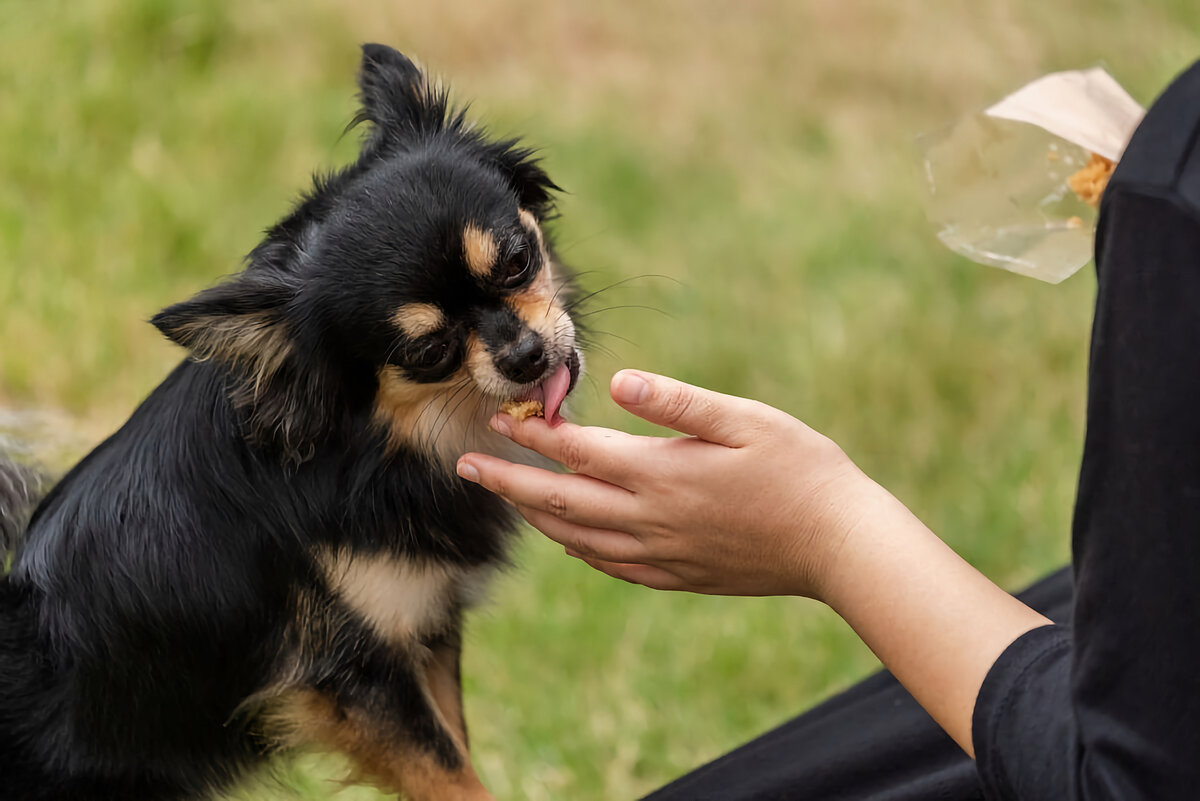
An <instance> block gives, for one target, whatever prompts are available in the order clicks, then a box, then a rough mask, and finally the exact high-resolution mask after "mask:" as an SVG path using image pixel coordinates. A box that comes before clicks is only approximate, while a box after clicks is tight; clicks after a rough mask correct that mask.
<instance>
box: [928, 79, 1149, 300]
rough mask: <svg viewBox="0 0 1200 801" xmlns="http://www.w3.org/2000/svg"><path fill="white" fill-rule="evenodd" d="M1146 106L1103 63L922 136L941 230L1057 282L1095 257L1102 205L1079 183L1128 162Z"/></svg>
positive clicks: (970, 253) (980, 255) (981, 257)
mask: <svg viewBox="0 0 1200 801" xmlns="http://www.w3.org/2000/svg"><path fill="white" fill-rule="evenodd" d="M1144 114H1145V110H1144V109H1143V108H1142V107H1141V106H1140V105H1138V103H1137V102H1136V101H1135V100H1134V99H1133V98H1131V97H1130V96H1129V94H1128V93H1126V92H1125V90H1124V89H1122V88H1121V86H1120V84H1118V83H1117V82H1116V81H1115V80H1114V79H1113V78H1112V76H1111V75H1109V74H1108V73H1107V72H1106V71H1105V70H1103V69H1102V68H1099V67H1096V68H1093V69H1089V70H1078V71H1072V72H1059V73H1053V74H1051V75H1046V76H1043V77H1042V78H1039V79H1037V80H1035V81H1033V82H1032V83H1030V84H1027V85H1026V86H1024V87H1022V88H1021V89H1018V90H1017V91H1016V92H1014V93H1012V94H1010V95H1008V96H1007V97H1005V98H1004V99H1003V100H1001V101H1000V102H999V103H996V104H995V105H993V106H991V107H990V108H988V109H986V110H984V111H982V112H979V113H977V114H972V115H968V116H966V117H963V118H962V119H960V120H958V121H957V122H956V123H954V124H953V125H951V126H949V127H948V128H945V129H943V130H940V131H935V132H932V133H929V134H925V135H924V136H922V137H920V138H919V139H918V148H919V151H920V156H921V165H922V169H923V174H924V178H925V183H926V187H927V189H928V196H927V211H928V214H929V218H930V220H931V221H932V222H933V223H934V224H935V225H936V226H937V227H938V238H939V239H940V240H941V241H942V242H943V243H944V244H945V245H946V246H947V247H949V248H950V249H951V250H953V251H955V252H956V253H959V254H961V255H963V256H966V257H967V258H969V259H971V260H972V261H975V262H978V263H980V264H987V265H990V266H993V267H1000V268H1002V269H1005V270H1009V271H1011V272H1014V273H1019V274H1021V275H1027V276H1030V277H1033V278H1038V279H1040V280H1042V281H1047V282H1049V283H1053V284H1057V283H1059V282H1060V281H1062V280H1064V279H1066V278H1067V277H1069V276H1071V275H1072V274H1074V273H1075V272H1076V271H1078V270H1079V268H1081V267H1082V266H1083V265H1085V264H1087V263H1088V262H1089V261H1090V260H1091V258H1092V239H1093V235H1094V231H1095V222H1096V210H1095V208H1093V207H1092V206H1091V205H1089V204H1088V203H1087V202H1085V201H1084V199H1083V198H1082V197H1080V196H1079V195H1077V194H1076V192H1075V191H1073V190H1072V189H1071V187H1070V185H1069V181H1070V180H1071V178H1072V176H1075V175H1077V174H1078V173H1079V172H1080V171H1081V170H1083V169H1084V168H1085V167H1087V166H1088V164H1089V162H1091V161H1093V154H1096V155H1097V156H1101V157H1103V159H1106V160H1108V161H1111V162H1116V161H1119V160H1120V158H1121V154H1122V153H1123V152H1124V150H1125V145H1126V144H1127V143H1128V142H1129V139H1130V137H1131V136H1132V135H1133V131H1134V129H1135V128H1137V125H1138V123H1139V122H1141V119H1142V116H1143V115H1144Z"/></svg>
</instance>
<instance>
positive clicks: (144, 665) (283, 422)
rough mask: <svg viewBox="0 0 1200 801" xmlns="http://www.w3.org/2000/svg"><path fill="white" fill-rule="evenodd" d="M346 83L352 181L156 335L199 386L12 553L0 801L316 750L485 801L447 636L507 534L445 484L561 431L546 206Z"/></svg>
mask: <svg viewBox="0 0 1200 801" xmlns="http://www.w3.org/2000/svg"><path fill="white" fill-rule="evenodd" d="M358 83H359V88H360V90H361V100H362V110H361V112H360V113H359V115H358V116H357V117H356V120H355V121H356V122H357V123H365V124H367V125H368V126H369V127H368V128H367V129H366V130H367V133H366V135H365V136H364V138H363V143H362V147H361V151H360V153H359V155H358V157H357V159H356V160H355V161H354V162H353V163H352V164H350V165H349V166H347V167H345V168H343V169H341V170H340V171H336V172H333V173H331V174H329V175H327V176H325V177H318V178H316V179H315V182H314V184H315V185H314V187H313V188H312V189H311V190H310V191H309V192H308V193H307V194H305V195H304V196H302V198H301V199H300V201H299V202H298V203H297V205H296V206H295V208H294V210H293V211H292V212H291V213H290V214H289V215H288V216H286V217H285V218H284V219H283V220H281V221H280V222H278V223H277V224H275V225H274V227H272V228H270V229H269V230H268V231H267V233H266V237H265V239H264V240H263V241H262V243H261V244H259V245H258V246H257V247H255V248H254V250H253V251H252V252H251V253H250V254H249V256H248V257H247V260H246V265H245V267H244V269H243V270H242V271H241V272H240V273H237V274H236V275H234V276H233V277H231V278H229V279H227V280H225V281H224V282H223V283H220V284H218V285H216V286H214V287H212V288H209V289H207V290H204V291H202V292H200V293H199V294H198V295H196V296H195V297H193V298H191V299H190V300H186V301H183V302H181V303H178V304H176V305H173V306H170V307H168V308H166V309H164V310H163V311H162V312H160V313H159V314H157V315H156V316H155V317H154V318H153V320H152V322H153V324H154V325H155V326H156V327H157V328H158V329H159V330H160V331H161V332H162V333H163V334H164V335H166V337H168V338H169V339H170V340H172V341H174V342H175V343H178V344H179V345H182V346H183V347H184V348H186V349H187V351H188V352H189V353H188V358H187V359H186V360H185V361H184V362H183V363H181V364H180V365H179V366H178V367H177V368H175V369H174V371H173V372H171V373H170V374H169V376H168V377H167V378H166V380H164V381H163V383H162V384H161V385H159V386H158V387H157V388H156V389H155V390H154V391H153V392H152V393H151V394H150V395H149V397H148V398H147V399H146V400H145V402H144V403H142V405H141V406H140V407H139V408H138V409H137V410H136V411H135V412H134V413H133V415H132V417H130V419H129V420H128V422H126V423H125V425H124V426H123V427H121V428H120V429H119V430H118V431H117V432H116V433H115V434H113V435H112V436H111V437H110V438H109V439H108V440H107V441H105V442H103V443H102V444H101V445H100V446H99V447H97V448H96V449H95V450H94V451H92V452H91V454H90V455H88V456H87V457H86V458H84V459H83V460H82V461H81V462H80V463H79V464H78V465H76V466H75V467H74V468H73V469H72V470H70V471H69V472H68V473H67V474H66V475H65V476H64V477H63V478H62V479H61V480H60V481H59V482H57V484H56V485H55V486H53V488H52V489H51V490H50V491H49V492H48V494H46V496H45V497H44V498H43V499H42V500H41V502H40V503H39V504H38V505H37V507H36V510H35V511H34V512H33V514H32V517H31V519H30V521H29V523H28V525H27V527H26V528H25V534H24V542H23V544H22V545H21V546H20V547H19V549H18V550H17V552H16V553H15V558H14V561H13V565H12V569H11V571H10V573H9V574H8V575H7V577H5V578H4V579H3V580H2V581H0V796H3V797H4V798H6V799H14V801H66V800H67V799H70V801H133V800H134V799H136V800H137V801H173V800H174V799H197V798H204V797H209V796H210V795H211V794H212V793H214V792H220V791H223V790H226V789H228V788H230V787H232V786H234V785H235V784H237V783H238V782H239V781H240V780H243V779H246V778H248V777H249V776H250V775H251V774H252V773H253V772H255V770H256V768H259V767H261V766H262V765H263V764H264V762H265V761H266V760H268V759H269V758H270V757H271V756H272V755H273V754H275V753H277V752H280V751H281V750H285V749H295V748H308V747H313V748H321V749H334V750H338V751H341V752H343V753H345V754H346V755H348V756H349V757H350V759H351V762H352V764H353V765H354V768H355V770H356V774H355V775H356V778H357V779H360V780H364V781H370V782H373V783H375V784H377V785H378V786H380V787H382V788H384V789H386V790H388V791H391V792H396V793H400V794H402V795H404V796H406V797H408V798H411V799H414V801H423V800H424V799H441V800H445V799H480V798H488V797H490V796H489V795H488V793H487V791H486V790H485V789H484V787H483V785H482V784H481V783H480V781H479V779H478V778H477V776H476V774H475V772H474V770H473V769H472V767H471V763H470V759H469V756H468V746H467V732H466V727H465V725H464V721H463V713H462V703H461V689H460V673H459V661H460V660H459V657H460V650H461V636H460V632H461V621H462V617H463V614H464V612H465V610H467V609H468V608H469V607H470V606H472V604H474V603H475V602H476V601H477V600H478V599H479V596H480V593H481V588H482V587H483V586H484V585H485V583H486V581H487V579H488V577H489V576H490V575H491V574H493V573H494V572H495V571H496V570H497V569H498V568H500V567H501V566H503V565H504V564H505V553H506V547H507V546H508V544H509V542H510V539H511V537H512V535H513V533H514V531H515V528H516V526H515V519H514V516H513V515H512V514H511V513H510V511H509V509H508V508H507V506H506V505H505V504H504V503H502V502H501V501H499V500H498V499H497V498H496V497H494V496H492V495H491V494H489V493H487V492H486V491H484V490H481V489H479V488H478V487H476V486H474V485H472V484H469V483H467V482H464V481H461V480H460V479H458V478H457V477H456V476H455V475H454V461H455V459H456V458H457V457H458V456H459V455H460V454H461V453H463V452H465V451H467V450H485V451H491V452H493V453H497V454H502V455H506V456H509V457H519V456H520V455H521V454H519V453H516V452H515V451H520V449H518V448H516V446H515V445H512V444H511V443H510V442H508V441H507V440H505V439H503V438H501V437H499V436H498V435H495V434H492V433H491V432H490V431H489V430H488V428H487V421H488V419H489V418H490V417H491V415H492V414H494V413H495V412H496V410H497V409H498V408H499V407H500V405H501V403H502V402H504V401H507V400H514V399H515V400H537V401H539V402H541V403H542V404H543V406H544V413H545V416H546V417H547V418H548V420H549V421H550V422H551V423H554V422H556V421H557V420H558V418H559V415H560V407H561V405H562V402H563V400H564V398H565V397H566V395H567V394H568V393H569V392H570V391H571V390H572V388H573V387H574V386H575V383H576V382H577V380H578V378H579V374H580V365H581V357H580V352H579V348H578V347H577V338H576V327H575V322H574V321H573V320H572V315H571V312H572V307H571V304H570V302H569V298H570V297H571V289H572V280H571V277H570V275H569V274H568V272H567V271H566V269H565V268H563V267H562V266H561V265H560V263H559V261H558V259H557V258H556V256H555V252H554V249H553V247H552V245H551V243H550V241H549V238H548V235H547V232H546V231H545V230H543V223H544V222H545V221H546V220H547V219H548V218H549V217H550V216H551V215H552V213H553V208H554V198H555V196H556V194H557V193H558V192H559V191H560V190H559V188H558V187H557V186H556V185H555V184H554V183H553V182H552V181H551V180H550V178H549V177H548V176H547V174H546V173H545V172H544V170H543V169H542V167H541V166H539V162H538V161H537V159H536V158H535V156H534V153H533V152H532V151H531V150H529V149H527V148H525V147H523V146H521V145H520V144H519V142H517V141H516V140H506V141H495V140H492V139H489V138H488V137H487V135H486V134H485V133H484V132H482V131H481V130H479V129H476V128H473V127H471V126H470V125H469V124H468V122H467V119H466V117H465V115H464V113H463V112H462V111H458V110H455V109H454V108H452V107H451V106H450V105H449V103H448V100H447V95H446V93H445V91H443V90H442V89H440V88H439V87H437V86H435V85H433V84H432V83H431V81H430V80H429V79H428V78H427V77H426V75H425V74H424V73H423V72H422V71H421V70H420V69H419V68H418V67H416V66H415V65H414V64H413V63H412V62H411V61H410V60H409V59H407V58H406V57H405V56H403V55H402V54H400V53H399V52H397V51H395V50H393V49H391V48H389V47H386V46H383V45H377V44H371V45H366V46H364V48H363V58H362V66H361V71H360V73H359V77H358ZM512 449H515V451H514V450H512ZM523 453H525V454H526V455H528V452H523ZM10 475H17V474H16V473H11V471H10ZM9 494H10V495H13V496H15V497H17V498H18V499H19V500H20V499H25V496H24V495H21V494H20V493H9ZM10 511H11V510H10ZM0 512H3V510H0ZM10 516H11V515H10Z"/></svg>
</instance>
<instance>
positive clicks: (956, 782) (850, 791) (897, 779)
mask: <svg viewBox="0 0 1200 801" xmlns="http://www.w3.org/2000/svg"><path fill="white" fill-rule="evenodd" d="M1018 597H1019V598H1021V600H1023V601H1024V602H1025V603H1026V604H1028V605H1029V606H1031V607H1033V608H1034V609H1036V610H1038V611H1039V612H1041V613H1042V614H1044V615H1046V616H1047V617H1049V618H1050V619H1051V620H1054V621H1055V622H1066V621H1068V620H1069V618H1070V615H1071V571H1070V568H1063V569H1061V570H1059V571H1057V572H1055V573H1052V574H1051V575H1049V576H1047V577H1046V578H1044V579H1042V580H1041V581H1039V582H1038V583H1036V584H1034V585H1033V586H1032V587H1030V588H1029V589H1027V590H1025V591H1024V592H1022V593H1020V594H1019V596H1018ZM868 798H869V799H871V800H872V801H973V799H982V798H983V790H982V788H981V787H980V783H979V776H978V774H977V772H976V770H975V763H974V762H973V761H971V759H970V758H968V757H967V755H966V754H964V753H963V751H962V749H960V748H959V747H958V745H956V744H955V742H954V741H953V740H951V739H950V738H949V737H948V736H947V735H946V733H945V732H943V731H942V730H941V728H940V727H939V726H938V725H937V724H936V723H934V722H933V719H932V718H930V717H929V715H927V714H925V710H924V709H922V708H921V707H920V706H919V705H918V704H917V702H916V701H915V700H913V697H912V696H911V695H909V694H908V692H907V691H906V690H905V689H904V688H903V687H901V686H900V683H899V682H897V681H896V680H895V679H894V678H892V674H890V673H888V672H887V671H883V672H880V673H876V674H875V675H874V676H871V677H870V678H868V679H866V680H865V681H862V682H860V683H859V684H856V685H855V686H853V687H851V688H850V689H848V690H846V691H845V692H843V693H841V694H840V695H835V696H834V697H832V698H830V699H829V700H827V701H825V702H824V703H822V704H821V705H820V706H817V707H815V708H814V709H811V710H809V711H808V712H806V713H805V714H803V715H801V716H800V717H798V718H796V719H794V720H791V721H789V722H787V723H785V724H783V725H782V726H780V727H779V728H777V729H775V730H774V731H771V732H768V733H767V734H764V735H763V736H761V737H759V738H758V739H757V740H753V741H751V742H749V743H747V744H746V745H743V746H742V747H741V748H738V749H737V750H735V751H732V752H730V753H728V754H726V755H724V756H722V757H720V758H719V759H717V760H716V761H714V762H711V763H709V764H707V765H704V766H703V767H700V768H698V769H696V770H695V771H693V772H692V773H689V774H687V775H686V776H683V777H682V778H680V779H677V780H676V781H674V782H672V783H671V784H669V785H667V786H666V787H664V788H662V789H661V790H658V791H657V792H655V793H652V794H651V795H649V796H647V798H646V801H794V800H795V799H821V801H835V800H836V801H851V799H854V801H860V800H861V799H868Z"/></svg>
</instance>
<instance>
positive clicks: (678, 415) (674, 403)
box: [662, 386, 692, 423]
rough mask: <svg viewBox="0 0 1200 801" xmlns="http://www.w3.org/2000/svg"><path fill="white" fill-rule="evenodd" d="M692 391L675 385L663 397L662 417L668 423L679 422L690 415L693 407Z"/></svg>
mask: <svg viewBox="0 0 1200 801" xmlns="http://www.w3.org/2000/svg"><path fill="white" fill-rule="evenodd" d="M691 405H692V396H691V393H689V392H688V390H686V387H683V386H673V387H671V390H670V391H668V392H667V395H666V397H665V398H664V399H662V417H664V420H666V421H667V422H668V423H674V422H679V421H680V420H683V418H684V417H686V416H688V412H689V410H690V409H691Z"/></svg>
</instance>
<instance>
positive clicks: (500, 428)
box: [488, 414, 512, 437]
mask: <svg viewBox="0 0 1200 801" xmlns="http://www.w3.org/2000/svg"><path fill="white" fill-rule="evenodd" d="M508 420H509V417H508V415H506V414H498V415H496V416H495V417H493V418H492V421H491V422H490V423H488V425H489V426H491V427H492V430H493V431H495V432H496V433H497V434H500V435H501V436H504V437H511V436H512V425H511V424H510V423H509V422H508Z"/></svg>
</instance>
